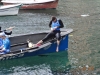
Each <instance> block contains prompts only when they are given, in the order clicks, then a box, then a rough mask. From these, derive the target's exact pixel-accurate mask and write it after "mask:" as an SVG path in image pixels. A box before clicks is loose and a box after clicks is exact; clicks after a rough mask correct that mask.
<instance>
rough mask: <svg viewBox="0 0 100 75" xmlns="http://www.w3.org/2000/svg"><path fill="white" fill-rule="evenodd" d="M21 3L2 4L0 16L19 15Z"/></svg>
mask: <svg viewBox="0 0 100 75" xmlns="http://www.w3.org/2000/svg"><path fill="white" fill-rule="evenodd" d="M20 6H21V4H13V5H2V6H0V16H6V15H17V14H18V12H19V8H20Z"/></svg>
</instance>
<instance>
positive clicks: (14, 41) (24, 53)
mask: <svg viewBox="0 0 100 75" xmlns="http://www.w3.org/2000/svg"><path fill="white" fill-rule="evenodd" d="M72 31H73V30H72V29H66V30H62V32H61V36H62V39H61V43H60V46H59V52H61V51H66V50H67V49H68V35H69V33H71V32H72ZM47 33H48V32H41V33H36V34H27V35H20V36H14V37H10V40H11V52H10V53H8V54H4V55H0V60H8V59H14V58H21V57H28V56H36V55H43V54H49V53H54V52H56V39H55V38H53V37H52V38H51V39H49V40H48V41H46V42H44V44H43V45H41V46H39V47H32V48H28V46H27V39H30V40H31V41H32V42H33V43H37V42H38V41H39V40H41V39H42V38H43V37H44V36H46V35H47Z"/></svg>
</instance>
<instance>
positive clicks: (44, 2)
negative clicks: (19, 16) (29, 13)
mask: <svg viewBox="0 0 100 75" xmlns="http://www.w3.org/2000/svg"><path fill="white" fill-rule="evenodd" d="M1 2H2V3H3V4H4V5H5V4H15V3H21V4H23V6H22V7H21V9H52V8H56V7H57V5H58V0H2V1H1Z"/></svg>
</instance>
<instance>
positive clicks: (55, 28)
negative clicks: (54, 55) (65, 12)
mask: <svg viewBox="0 0 100 75" xmlns="http://www.w3.org/2000/svg"><path fill="white" fill-rule="evenodd" d="M49 27H50V28H51V31H50V33H48V34H47V35H46V36H45V37H44V38H43V39H42V40H40V41H39V42H38V43H37V46H39V45H41V43H43V42H44V41H46V40H47V39H49V38H51V37H53V36H54V37H56V39H57V47H56V52H58V51H59V45H60V39H61V34H60V32H61V31H60V28H63V27H64V25H63V22H62V20H60V19H59V20H57V18H56V17H54V16H53V17H52V20H51V21H50V23H49Z"/></svg>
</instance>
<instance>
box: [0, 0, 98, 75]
mask: <svg viewBox="0 0 100 75" xmlns="http://www.w3.org/2000/svg"><path fill="white" fill-rule="evenodd" d="M51 16H57V17H58V18H61V19H62V20H63V22H64V25H65V28H73V29H74V32H73V33H71V34H70V36H69V50H68V52H61V53H54V54H50V55H47V56H36V57H27V58H22V59H16V60H8V61H2V62H0V75H100V45H99V44H100V41H99V39H100V33H99V31H100V28H99V27H100V0H60V1H59V5H58V7H57V9H56V10H54V9H50V10H20V11H19V14H18V15H17V16H4V17H0V26H2V29H5V28H7V27H9V26H15V28H14V29H13V34H12V36H14V35H21V34H29V33H35V32H39V31H45V30H48V29H49V27H48V22H49V20H50V19H51Z"/></svg>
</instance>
